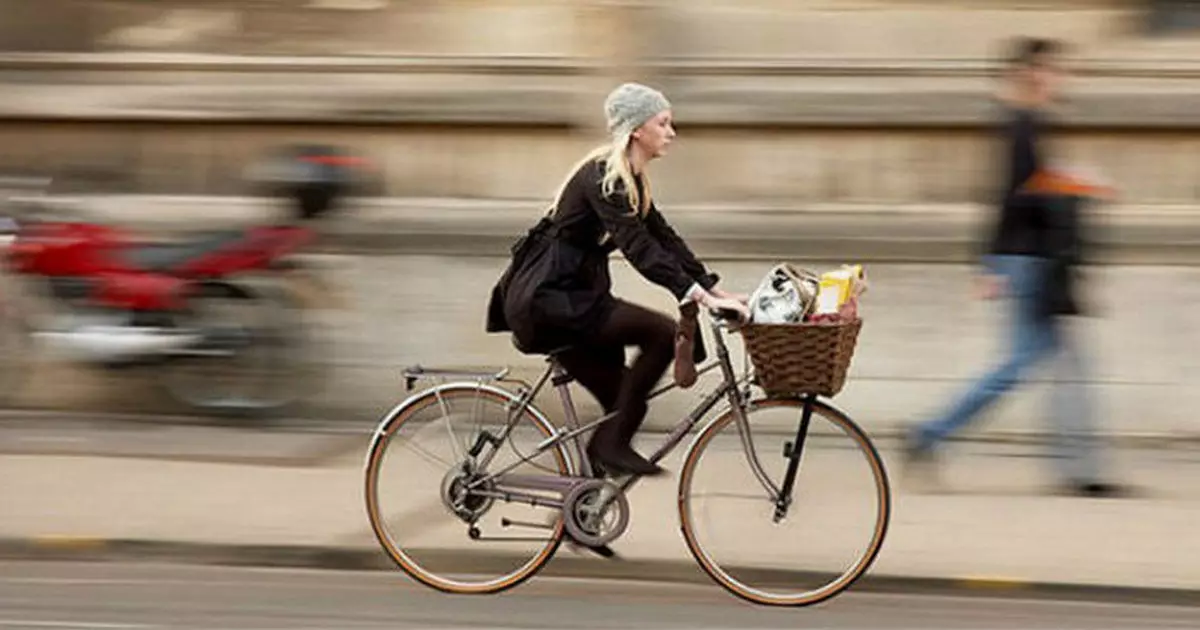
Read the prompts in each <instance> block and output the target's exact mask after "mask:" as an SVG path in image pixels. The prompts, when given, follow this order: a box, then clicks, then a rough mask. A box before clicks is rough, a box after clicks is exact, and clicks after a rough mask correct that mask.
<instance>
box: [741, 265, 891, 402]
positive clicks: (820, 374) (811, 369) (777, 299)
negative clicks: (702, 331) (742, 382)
mask: <svg viewBox="0 0 1200 630" xmlns="http://www.w3.org/2000/svg"><path fill="white" fill-rule="evenodd" d="M866 288H867V283H866V278H865V277H864V275H863V270H862V267H861V266H858V265H844V266H842V267H840V268H838V269H833V270H830V271H827V272H825V273H823V274H820V275H818V274H816V273H814V272H812V271H808V270H797V269H796V268H794V267H792V266H790V265H787V264H780V265H776V266H775V267H773V268H772V269H771V270H770V271H769V272H768V273H767V275H766V277H765V278H763V280H762V282H761V284H759V287H758V289H757V290H756V291H755V292H754V293H753V294H752V295H751V297H750V315H751V321H750V323H749V324H747V325H746V326H743V327H742V328H741V329H740V330H741V333H742V337H743V339H744V341H745V344H746V346H745V347H746V354H747V356H748V357H749V358H750V362H751V363H752V364H753V365H754V370H755V382H756V383H757V384H758V386H759V387H761V388H762V389H763V391H765V392H766V393H767V394H768V395H769V396H796V395H801V394H818V395H822V396H834V395H836V394H837V393H838V392H840V391H841V389H842V386H843V385H844V384H845V382H846V375H847V372H848V370H849V368H850V362H851V360H852V358H853V357H854V350H855V347H856V346H857V344H858V335H859V331H860V330H862V318H861V317H860V316H859V312H858V300H859V296H861V295H862V293H863V292H864V291H865V290H866Z"/></svg>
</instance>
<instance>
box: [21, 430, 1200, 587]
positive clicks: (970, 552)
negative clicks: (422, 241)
mask: <svg viewBox="0 0 1200 630" xmlns="http://www.w3.org/2000/svg"><path fill="white" fill-rule="evenodd" d="M4 425H5V428H4V430H3V431H0V480H2V481H0V505H3V506H4V509H3V511H4V518H3V519H0V559H9V560H32V559H39V560H49V559H54V560H101V559H104V560H154V561H168V562H173V563H190V564H218V565H253V566H268V567H293V568H297V567H304V568H324V569H386V570H391V571H396V568H395V567H394V566H393V565H392V564H391V563H390V561H389V560H388V558H387V557H386V556H385V555H384V553H383V551H382V550H381V549H380V547H379V546H378V544H377V543H376V541H375V539H374V537H373V535H372V534H371V531H370V528H369V525H368V522H367V518H366V512H365V508H364V503H363V491H362V489H363V472H362V463H363V458H364V454H365V450H366V448H367V444H368V437H369V435H368V432H367V431H366V430H362V428H361V427H360V428H359V430H357V431H355V430H347V429H344V428H343V429H342V430H340V431H336V432H333V431H321V430H318V429H316V428H303V427H299V428H298V427H291V428H288V427H275V428H273V429H272V428H253V427H242V428H234V427H213V426H194V425H193V426H188V425H180V424H179V423H172V422H164V423H162V424H154V423H148V422H140V423H138V422H131V423H125V424H121V423H114V424H110V425H104V424H100V423H97V424H96V425H95V426H92V427H91V428H90V429H88V428H85V427H80V426H74V427H59V426H56V425H54V424H52V423H43V424H40V425H39V424H37V423H34V422H28V421H27V422H25V423H19V422H16V423H14V421H12V420H8V421H6V422H5V423H4ZM39 437H40V438H41V439H38V438H39ZM657 439H661V436H658V435H653V434H647V435H642V436H639V441H638V443H637V445H638V446H639V448H641V449H643V450H644V451H646V452H648V450H649V449H650V448H651V444H653V443H654V442H655V440H657ZM682 446H683V447H686V446H687V442H685V443H684V444H683V445H682ZM880 447H881V450H882V454H883V457H884V459H885V461H886V465H887V467H888V471H889V474H890V477H891V482H892V499H893V510H894V511H893V514H892V518H891V522H890V528H889V531H888V534H887V537H886V539H885V542H884V546H883V551H882V552H881V554H880V555H879V557H878V559H877V560H876V562H875V564H874V566H873V567H872V569H871V571H870V572H869V573H868V575H867V577H865V578H864V579H863V580H862V581H860V582H859V583H858V584H857V585H856V586H855V590H856V591H863V592H906V593H912V592H924V593H930V592H933V593H943V594H944V593H966V594H985V595H996V594H1000V595H1019V596H1027V597H1033V596H1045V597H1052V598H1058V599H1062V598H1066V599H1090V600H1123V601H1127V602H1158V603H1187V604H1195V603H1197V602H1200V598H1198V597H1197V596H1196V595H1197V593H1196V592H1197V591H1200V572H1198V571H1197V570H1196V563H1195V558H1196V557H1198V553H1197V552H1200V539H1198V538H1197V537H1196V536H1195V535H1194V523H1195V521H1196V519H1197V518H1198V517H1200V474H1197V473H1200V451H1197V450H1196V449H1195V447H1194V445H1190V446H1189V445H1180V446H1179V447H1178V448H1157V449H1135V448H1119V449H1116V451H1115V452H1114V453H1113V456H1114V457H1113V466H1112V468H1111V469H1110V470H1111V472H1112V474H1113V477H1114V479H1115V480H1117V481H1120V482H1122V483H1127V484H1129V485H1130V487H1131V488H1132V489H1133V493H1132V494H1131V495H1130V496H1128V497H1125V498H1118V499H1088V498H1078V497H1071V496H1064V495H1060V494H1057V493H1056V492H1054V489H1053V486H1052V485H1050V482H1052V481H1053V478H1052V476H1051V474H1050V473H1051V470H1052V468H1051V467H1050V465H1049V462H1047V461H1046V460H1045V459H1044V458H1042V457H1041V453H1040V452H1039V451H1037V450H1034V449H1032V448H1031V447H1029V446H1024V445H1012V444H996V443H970V444H956V445H954V447H953V448H952V449H951V450H950V451H949V452H948V453H947V458H946V461H945V462H944V464H945V467H944V470H943V477H942V479H943V483H942V484H941V485H938V486H929V485H927V484H918V483H916V481H914V480H913V479H912V478H911V477H910V476H909V475H905V474H904V471H903V470H902V467H901V466H900V462H899V459H898V457H897V451H896V450H895V448H894V444H892V443H891V442H890V441H883V442H882V443H881V444H880ZM684 450H685V449H684V448H680V449H677V451H676V453H675V454H674V455H672V456H669V457H668V458H667V460H665V465H666V466H667V468H668V469H669V470H670V471H671V474H669V475H667V476H665V477H662V478H654V479H648V480H643V481H642V482H641V483H640V484H639V485H637V486H636V487H634V488H633V489H632V490H631V492H630V494H629V501H630V505H631V510H630V513H631V524H630V528H629V530H628V531H626V532H625V534H624V535H623V536H622V537H621V538H620V539H619V540H617V541H616V542H615V543H614V545H613V546H614V548H615V549H616V550H617V551H618V553H619V554H620V558H618V559H616V560H606V559H601V558H597V557H595V556H592V555H591V554H587V553H585V552H581V551H579V550H577V549H573V548H571V547H569V546H566V545H564V547H563V548H561V549H560V550H559V552H558V554H557V556H556V557H555V558H554V559H552V560H551V562H550V564H549V565H548V566H547V568H546V569H545V570H544V571H543V573H542V574H539V575H541V576H546V577H553V576H560V577H575V578H621V579H644V580H655V581H664V582H672V583H704V584H709V585H711V586H712V587H713V588H717V587H716V586H715V585H712V584H711V582H709V581H708V578H707V577H706V576H705V575H704V574H703V573H702V572H701V571H700V569H699V568H698V567H697V566H696V564H695V562H694V560H693V559H692V557H691V555H690V554H689V552H688V551H687V549H686V546H685V545H684V543H683V540H682V537H681V535H680V531H679V528H678V523H679V517H678V513H677V511H676V503H677V502H676V491H677V488H676V484H677V476H676V475H677V473H678V471H679V469H680V460H681V456H682V453H683V452H684ZM714 452H715V455H713V456H712V457H713V459H712V461H713V464H712V468H711V469H710V470H711V471H712V472H711V476H710V477H708V478H709V479H710V480H715V481H713V482H714V483H720V482H721V481H722V480H724V479H730V480H737V479H738V476H737V475H738V473H740V470H741V468H742V467H741V465H740V463H739V462H738V461H737V460H736V459H735V458H736V457H737V451H736V449H734V448H724V449H718V450H716V451H714ZM808 453H809V455H806V458H807V459H806V464H805V466H806V468H805V471H808V470H810V469H811V470H814V471H818V470H819V471H821V472H820V473H812V476H810V477H808V478H807V479H809V480H810V481H809V482H808V483H807V484H803V485H802V487H803V488H805V495H804V496H805V500H806V501H812V503H811V504H807V503H806V504H805V507H804V508H803V516H797V517H796V518H794V519H792V520H790V521H789V527H791V526H792V525H793V524H794V525H795V526H797V527H799V528H800V530H801V531H799V532H793V533H791V534H790V536H791V538H788V539H784V540H778V539H777V540H775V541H774V542H775V543H776V544H770V543H771V542H772V541H771V540H768V539H767V537H768V536H771V537H777V533H776V532H775V530H771V529H769V528H768V529H765V530H756V529H753V525H754V523H756V522H757V521H754V520H753V519H745V520H744V521H739V520H738V519H737V518H736V517H735V518H733V519H731V520H730V521H728V522H729V523H731V527H733V528H734V530H733V531H732V532H731V533H732V534H734V535H733V536H730V537H727V538H720V539H715V540H719V542H721V543H722V544H723V546H720V548H719V549H718V550H717V553H719V554H723V555H722V559H725V558H734V559H735V561H734V562H735V563H736V564H738V565H739V566H744V567H747V568H755V567H758V568H769V569H782V570H787V571H797V570H813V569H819V568H820V567H818V566H816V565H819V564H823V563H825V562H826V561H828V560H829V557H827V556H828V555H829V554H830V553H832V552H833V551H835V550H840V549H842V548H843V545H842V543H847V544H849V543H851V542H854V541H857V540H859V539H858V538H855V537H854V536H853V534H854V533H855V530H854V527H855V526H859V527H861V525H862V523H863V520H862V518H861V515H862V512H861V511H856V510H859V509H860V508H861V507H862V506H863V505H865V504H860V503H857V502H856V501H854V500H857V499H860V498H862V497H864V496H865V495H863V494H862V493H861V492H854V491H849V490H848V488H850V486H849V484H850V483H852V480H854V479H858V477H856V476H855V473H860V472H862V469H861V468H858V467H855V464H857V462H856V461H855V460H853V459H849V458H847V457H846V455H845V452H844V451H841V450H839V449H836V448H831V447H822V446H821V445H820V443H818V444H817V445H816V446H814V447H813V448H812V449H810V450H809V451H808ZM701 476H702V475H701V474H700V473H698V478H700V477H701ZM439 477H440V474H439V473H438V471H437V470H436V469H435V468H434V467H427V468H424V469H421V468H414V469H413V473H412V474H411V475H409V474H408V471H407V469H406V470H405V471H404V479H405V482H406V483H404V482H402V483H404V488H403V492H399V491H395V492H392V493H386V494H388V495H389V496H393V497H395V499H397V500H400V499H402V500H401V502H399V503H392V504H389V505H392V506H394V509H397V510H408V511H409V512H411V513H412V515H413V516H414V517H415V518H417V519H419V520H418V521H416V522H421V523H422V524H423V525H424V524H425V523H426V522H428V523H432V522H434V521H436V520H438V519H439V517H440V516H444V515H445V513H444V512H442V511H441V509H440V508H438V507H437V506H436V502H430V501H428V500H426V499H422V498H419V496H418V495H417V493H418V492H422V491H423V492H425V493H426V494H428V493H430V492H432V493H436V491H437V489H436V488H437V485H436V484H437V481H438V478H439ZM388 487H392V486H388ZM860 489H861V488H860ZM385 490H386V488H385ZM431 496H432V495H431ZM713 496H717V495H716V494H714V495H713ZM852 499H854V500H852ZM389 509H391V508H389ZM746 513H747V514H750V513H752V512H746ZM400 520H402V517H401V519H398V520H394V521H389V522H399V521H400ZM443 520H445V521H446V523H447V524H446V525H443V526H441V527H438V526H435V525H429V526H428V527H423V528H421V531H419V532H416V531H414V533H413V536H416V537H419V538H420V543H418V544H421V543H424V544H426V545H427V548H428V549H429V550H430V551H431V552H433V553H434V554H435V555H437V554H440V555H437V557H439V558H442V559H443V560H445V561H447V562H449V563H451V564H455V563H457V564H458V565H459V566H461V565H462V563H464V562H466V563H469V565H470V566H476V567H486V566H489V562H491V561H493V560H497V561H498V560H502V559H503V557H502V556H500V555H498V554H494V552H492V551H490V550H488V549H487V548H486V546H482V544H481V543H479V542H475V543H472V541H470V540H468V538H467V537H466V536H465V531H463V528H462V526H461V525H458V526H454V525H451V524H449V523H450V519H449V518H448V517H446V518H445V519H443ZM408 522H412V521H408ZM835 522H837V523H835ZM838 523H840V524H838ZM806 528H807V529H806ZM402 531H407V530H402ZM481 546H482V548H481ZM845 548H846V549H850V547H849V546H846V547H845ZM800 574H801V573H797V575H800ZM538 581H539V578H537V577H535V578H534V580H533V582H535V583H536V582H538Z"/></svg>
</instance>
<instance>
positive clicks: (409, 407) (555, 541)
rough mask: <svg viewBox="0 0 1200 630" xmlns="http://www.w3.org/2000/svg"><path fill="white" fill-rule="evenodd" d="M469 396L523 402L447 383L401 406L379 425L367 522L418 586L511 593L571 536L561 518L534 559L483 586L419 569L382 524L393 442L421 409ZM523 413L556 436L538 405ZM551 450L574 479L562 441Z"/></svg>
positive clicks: (368, 474)
mask: <svg viewBox="0 0 1200 630" xmlns="http://www.w3.org/2000/svg"><path fill="white" fill-rule="evenodd" d="M465 396H470V397H478V396H483V397H484V398H485V399H487V400H490V401H492V402H496V403H499V404H502V405H515V404H519V399H518V398H517V396H515V395H513V394H512V393H511V392H509V391H507V390H504V389H502V388H499V387H495V386H491V385H480V384H476V383H447V384H445V385H440V386H436V387H431V388H429V389H426V390H424V391H422V392H418V393H417V394H415V395H413V396H412V397H410V398H409V399H407V400H405V401H404V402H401V403H400V404H399V405H397V406H396V407H395V408H393V409H392V410H391V411H390V412H389V413H388V414H387V415H386V416H385V417H384V418H383V420H382V421H381V422H380V424H379V426H378V428H377V429H376V431H375V434H374V436H373V438H372V441H371V446H370V448H369V450H368V454H367V460H366V464H365V467H364V474H365V484H364V491H365V498H366V507H367V518H368V520H369V521H370V523H371V530H372V532H373V533H374V534H375V537H376V540H377V541H378V542H379V544H380V545H381V546H382V547H383V550H384V551H385V552H386V553H387V555H388V556H389V557H390V558H391V559H392V561H393V562H395V563H396V564H397V565H398V566H399V567H400V568H401V569H402V570H403V571H404V572H405V573H406V574H408V575H409V576H410V577H412V578H413V579H415V580H417V581H418V582H420V583H422V584H424V585H426V586H428V587H430V588H433V589H436V590H439V591H442V592H446V593H453V594H459V595H475V594H492V593H499V592H502V591H505V590H508V589H511V588H513V587H515V586H517V585H519V584H521V583H522V582H524V581H526V580H528V579H529V578H531V577H533V576H534V575H535V574H537V572H538V571H540V570H541V569H542V568H543V567H545V565H546V564H547V563H548V562H549V561H550V560H551V558H553V557H554V554H555V553H556V552H557V551H558V548H559V546H560V545H561V544H562V541H563V538H564V537H565V534H566V532H565V527H564V522H563V519H562V518H559V519H558V522H557V525H556V526H555V528H554V531H553V534H551V537H550V538H549V539H548V544H547V545H546V546H545V547H544V548H543V549H542V551H541V552H540V553H539V554H538V555H537V556H535V557H534V558H533V559H532V560H531V561H529V562H528V563H526V564H524V565H522V566H521V567H520V568H519V569H517V570H516V571H514V572H512V573H510V574H508V575H506V576H503V577H502V578H501V579H497V580H490V581H487V582H478V583H469V582H462V581H458V580H453V579H449V578H446V577H443V576H440V575H437V574H435V573H433V572H431V571H429V570H426V569H424V568H423V567H421V566H419V564H418V563H417V562H415V561H414V560H413V558H411V557H410V556H409V554H408V553H406V552H405V551H403V550H402V549H400V548H398V547H397V546H396V545H395V543H394V541H392V540H391V537H390V536H389V535H388V533H387V532H386V531H385V528H384V526H383V524H382V521H381V514H380V506H379V487H378V475H379V466H380V462H381V460H382V455H383V452H384V449H385V448H386V445H387V443H388V441H387V440H388V438H389V437H390V436H391V435H392V434H393V433H394V432H395V431H396V430H398V429H399V428H400V427H402V426H403V425H404V423H405V422H406V421H408V420H409V419H410V418H412V417H413V416H414V415H416V414H417V413H418V412H419V411H421V410H423V409H426V408H428V407H429V406H430V405H438V404H441V401H443V400H446V399H450V398H455V397H465ZM522 415H523V416H524V417H523V418H522V420H524V419H529V420H530V421H531V422H532V423H533V424H534V426H535V427H537V429H538V431H540V432H541V433H542V434H543V436H544V437H547V438H549V437H551V435H552V434H553V425H552V424H551V423H550V421H549V420H547V419H546V417H545V415H544V414H542V413H541V412H540V411H539V410H538V409H537V408H536V407H534V406H533V405H532V404H530V405H528V406H527V407H526V408H525V411H524V412H523V414H522ZM552 451H553V453H554V458H555V461H556V464H557V466H558V473H559V474H562V475H573V474H574V470H575V463H574V460H573V459H572V458H571V457H570V454H569V452H568V451H567V449H566V447H565V446H564V445H563V444H562V443H559V444H558V445H557V446H556V447H555V448H554V449H552Z"/></svg>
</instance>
